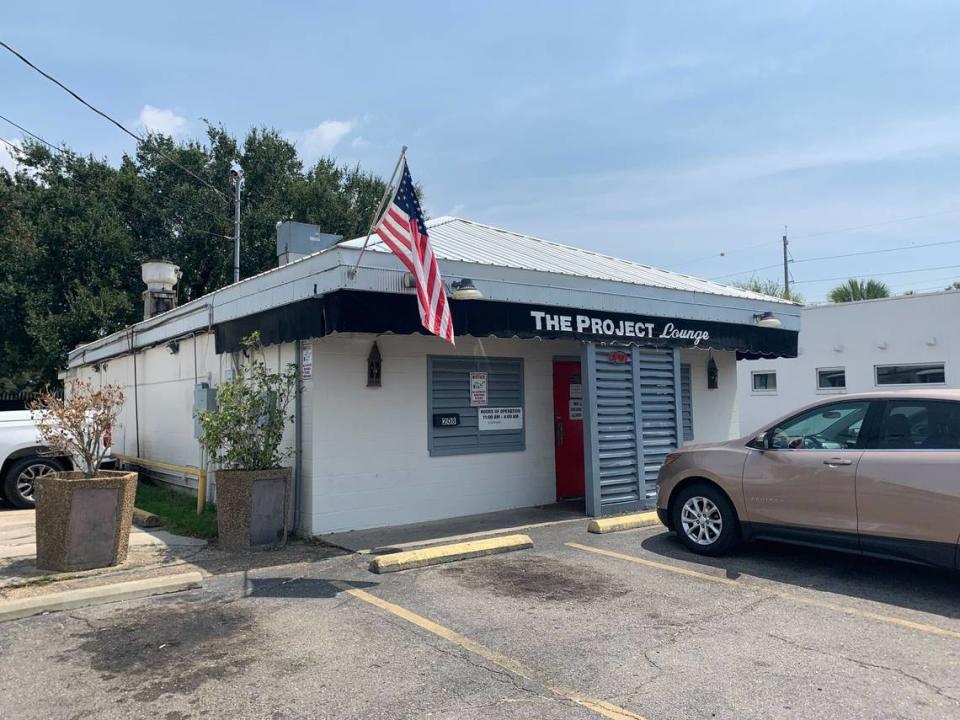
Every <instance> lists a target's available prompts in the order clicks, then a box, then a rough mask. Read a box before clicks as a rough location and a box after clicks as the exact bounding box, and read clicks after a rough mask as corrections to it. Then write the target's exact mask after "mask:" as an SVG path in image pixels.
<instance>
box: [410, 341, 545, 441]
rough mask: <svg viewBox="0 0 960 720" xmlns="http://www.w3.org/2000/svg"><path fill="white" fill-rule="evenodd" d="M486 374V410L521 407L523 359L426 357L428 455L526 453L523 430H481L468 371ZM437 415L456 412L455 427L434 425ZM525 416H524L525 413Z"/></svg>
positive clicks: (524, 424)
mask: <svg viewBox="0 0 960 720" xmlns="http://www.w3.org/2000/svg"><path fill="white" fill-rule="evenodd" d="M474 371H481V372H486V373H487V396H488V397H487V400H488V402H487V407H520V408H522V407H523V359H521V358H457V357H428V358H427V411H428V417H427V426H428V432H429V435H428V443H427V446H428V449H429V452H430V455H466V454H472V453H487V452H510V451H515V450H523V449H524V444H525V442H524V438H525V435H524V428H526V417H524V422H523V428H521V429H519V430H492V431H484V432H480V431H479V429H478V427H477V408H476V407H472V406H471V405H470V373H471V372H474ZM436 413H440V414H445V413H457V414H459V415H460V424H459V425H457V426H456V427H433V423H432V418H433V415H434V414H436ZM524 414H526V413H524Z"/></svg>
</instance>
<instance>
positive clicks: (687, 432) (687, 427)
mask: <svg viewBox="0 0 960 720" xmlns="http://www.w3.org/2000/svg"><path fill="white" fill-rule="evenodd" d="M680 409H681V414H682V415H683V441H684V442H689V441H691V440H693V387H692V385H691V377H690V366H689V365H687V364H683V365H681V366H680Z"/></svg>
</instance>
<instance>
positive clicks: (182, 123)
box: [139, 105, 187, 137]
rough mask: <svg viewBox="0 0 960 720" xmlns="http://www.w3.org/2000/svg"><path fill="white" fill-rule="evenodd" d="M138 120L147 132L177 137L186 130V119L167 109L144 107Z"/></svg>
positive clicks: (151, 106)
mask: <svg viewBox="0 0 960 720" xmlns="http://www.w3.org/2000/svg"><path fill="white" fill-rule="evenodd" d="M139 119H140V125H141V126H142V127H143V128H144V129H146V130H148V131H149V132H154V133H162V134H164V135H170V136H171V137H177V136H178V135H181V134H183V133H184V132H186V130H187V119H186V118H185V117H183V116H182V115H178V114H177V113H175V112H174V111H173V110H170V109H168V108H158V107H154V106H153V105H144V106H143V109H142V110H141V111H140V118H139Z"/></svg>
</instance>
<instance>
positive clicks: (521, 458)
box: [67, 218, 799, 534]
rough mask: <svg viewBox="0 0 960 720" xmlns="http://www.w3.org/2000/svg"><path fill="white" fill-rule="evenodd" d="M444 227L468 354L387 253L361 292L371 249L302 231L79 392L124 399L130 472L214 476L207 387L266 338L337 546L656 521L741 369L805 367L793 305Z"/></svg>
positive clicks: (127, 348) (312, 497) (440, 250)
mask: <svg viewBox="0 0 960 720" xmlns="http://www.w3.org/2000/svg"><path fill="white" fill-rule="evenodd" d="M428 227H429V231H430V237H431V242H432V244H433V248H434V251H435V253H436V255H437V257H438V258H439V261H440V268H441V271H442V273H443V276H444V278H445V280H446V281H447V282H448V283H451V284H453V285H454V287H453V288H451V297H452V298H453V299H452V301H451V308H452V312H453V319H454V327H455V330H456V341H457V344H456V348H453V347H451V346H450V345H448V344H447V343H445V342H443V341H442V340H440V339H439V338H436V337H433V336H428V335H425V334H422V332H421V330H420V327H419V314H418V312H417V306H416V297H415V291H414V290H413V289H410V288H409V287H408V285H409V278H405V273H404V269H403V267H402V266H401V264H400V262H399V261H398V260H397V259H396V258H395V257H394V256H393V255H392V254H390V253H389V252H388V251H387V250H386V248H384V247H383V246H381V245H379V244H378V243H377V242H376V238H374V239H373V240H372V241H371V246H372V247H371V248H369V249H368V250H367V252H366V253H365V254H364V255H363V256H362V261H361V263H360V266H359V270H358V272H357V273H356V274H355V275H354V274H352V273H351V272H350V270H351V268H352V267H353V266H354V264H355V263H356V262H357V259H358V257H359V255H360V253H359V248H360V246H361V244H362V242H361V241H346V242H339V243H336V242H334V240H332V239H330V238H329V236H327V237H321V236H319V235H318V234H317V233H315V232H313V231H314V230H315V228H312V227H311V226H302V225H298V224H296V223H285V224H284V225H282V226H280V228H279V230H278V255H279V256H280V257H281V259H282V260H283V261H289V262H286V264H283V265H281V266H280V267H277V268H275V269H273V270H270V271H269V272H265V273H262V274H260V275H257V276H255V277H251V278H247V279H246V280H243V281H241V282H239V283H237V284H234V285H232V286H229V287H226V288H224V289H222V290H219V291H217V292H215V293H212V294H210V295H208V296H206V297H202V298H199V299H197V300H194V301H192V302H189V303H187V304H185V305H183V306H180V307H176V308H173V309H170V310H168V311H166V312H163V313H161V314H158V315H156V316H154V317H150V318H148V319H146V320H144V321H143V322H141V323H138V324H136V325H134V326H132V327H130V328H128V329H126V330H124V331H122V332H119V333H116V334H114V335H111V336H109V337H105V338H102V339H99V340H95V341H93V342H91V343H89V344H87V345H83V346H81V347H78V348H77V349H76V350H74V351H73V352H71V353H70V358H69V368H68V371H67V374H68V376H74V377H76V376H82V377H85V378H88V379H93V380H94V381H96V382H103V383H119V384H121V385H123V386H124V387H125V388H126V390H127V394H128V402H127V405H126V407H125V410H124V417H123V419H122V420H123V427H122V428H118V429H117V431H116V432H115V436H114V442H115V450H116V451H117V452H118V453H123V454H125V455H130V456H136V457H139V458H142V459H145V460H153V461H159V462H164V463H172V464H175V465H188V466H197V465H199V464H200V463H202V462H203V461H202V459H201V454H200V449H199V445H198V442H197V439H196V434H195V426H194V420H193V416H194V412H195V409H196V402H198V401H197V400H196V398H198V397H202V396H203V394H204V393H203V391H201V392H199V393H198V392H197V388H198V387H200V388H203V387H204V386H206V387H209V388H216V386H217V385H219V384H220V383H221V382H223V381H224V380H225V379H227V378H228V377H229V376H230V375H231V373H232V372H233V371H234V368H235V367H236V366H237V364H238V360H239V355H238V353H239V352H240V351H241V346H240V341H241V339H242V338H244V337H245V336H247V335H248V334H249V333H250V332H251V331H253V330H259V331H260V333H261V336H262V339H263V341H264V344H265V352H266V356H267V358H268V361H269V362H270V363H271V364H272V365H273V366H274V367H279V366H281V365H283V364H286V363H298V364H300V365H301V371H302V376H303V383H302V392H301V394H300V397H299V398H298V401H297V409H296V415H297V417H298V419H299V422H298V423H295V424H294V425H293V426H292V427H290V428H289V429H288V440H289V442H290V444H291V446H292V447H293V448H294V455H293V457H292V459H291V463H292V464H293V466H294V469H295V473H294V474H295V484H296V491H295V493H294V503H295V518H296V522H297V525H298V528H299V530H300V532H302V533H304V534H319V533H325V532H333V531H341V530H350V529H360V528H369V527H378V526H385V525H392V524H402V523H411V522H419V521H425V520H432V519H440V518H447V517H454V516H460V515H468V514H473V513H480V512H487V511H494V510H500V509H507V508H515V507H524V506H532V505H541V504H548V503H552V502H554V501H556V500H557V499H558V498H568V497H578V496H579V497H584V499H585V503H584V505H585V511H586V512H587V513H589V514H593V515H601V514H608V513H615V512H623V511H628V510H632V509H635V508H638V507H643V506H645V505H647V503H648V502H649V500H648V498H650V496H651V492H652V489H653V482H654V480H655V478H656V474H657V470H658V469H659V466H660V464H661V463H662V461H663V458H664V457H665V455H666V453H667V452H669V451H670V450H671V449H673V448H675V447H677V446H678V445H679V444H682V443H683V442H689V441H691V440H694V439H695V440H697V441H709V440H722V439H726V438H729V437H731V436H732V435H735V434H736V432H737V429H738V427H739V416H738V408H737V392H736V385H737V372H736V357H737V354H738V353H740V354H741V355H746V356H754V355H758V354H763V355H782V356H789V355H793V354H795V352H796V342H797V332H798V330H799V307H798V306H796V305H793V304H791V303H786V302H783V301H780V300H777V299H775V298H770V297H766V296H763V295H757V294H755V293H750V292H746V291H742V290H738V289H734V288H729V287H725V286H722V285H718V284H716V283H712V282H708V281H705V280H700V279H696V278H692V277H688V276H685V275H679V274H676V273H670V272H666V271H663V270H658V269H656V268H651V267H647V266H644V265H639V264H637V263H633V262H628V261H624V260H618V259H615V258H611V257H606V256H603V255H598V254H596V253H592V252H587V251H583V250H579V249H576V248H572V247H567V246H563V245H558V244H555V243H550V242H546V241H543V240H539V239H537V238H532V237H529V236H526V235H519V234H516V233H512V232H507V231H504V230H499V229H496V228H492V227H489V226H486V225H481V224H478V223H474V222H469V221H466V220H460V219H456V218H440V219H438V220H434V221H432V222H430V223H429V224H428ZM311 233H312V236H313V237H314V238H317V237H320V242H319V243H317V242H313V243H312V244H313V245H314V246H316V245H318V244H319V246H320V247H321V248H322V249H321V250H320V251H319V252H309V251H308V250H306V249H305V247H304V246H305V245H306V246H309V245H311V241H310V240H309V237H310V236H311ZM299 253H309V254H303V256H302V257H298V254H299ZM477 295H480V297H477ZM458 298H459V299H458ZM778 321H779V323H780V327H779V328H772V327H770V325H776V324H777V322H778ZM758 322H759V323H760V324H758ZM211 470H213V471H214V472H213V477H214V478H215V468H211ZM169 480H170V481H171V482H175V483H182V484H190V483H193V482H195V481H192V480H184V479H182V478H177V477H175V476H171V477H170V478H169Z"/></svg>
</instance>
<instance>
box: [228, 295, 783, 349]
mask: <svg viewBox="0 0 960 720" xmlns="http://www.w3.org/2000/svg"><path fill="white" fill-rule="evenodd" d="M450 307H451V311H452V313H453V318H454V327H455V328H456V334H457V335H468V336H473V337H500V338H514V337H516V338H521V339H527V338H541V339H544V340H581V341H597V342H604V343H612V344H623V345H644V346H657V347H694V343H693V341H692V340H690V339H676V340H671V339H663V338H659V337H655V338H652V339H651V338H626V337H614V336H611V335H598V334H591V333H589V332H569V331H563V330H559V329H557V330H553V329H551V330H547V329H539V330H538V329H537V328H536V326H535V323H534V320H533V316H532V315H531V312H545V313H548V314H550V315H569V316H573V317H575V316H576V315H578V314H581V315H589V316H590V317H592V318H601V319H603V320H609V321H611V322H613V323H615V324H618V323H621V322H630V323H650V324H651V325H654V326H656V327H657V328H662V327H663V326H664V325H665V324H666V323H669V322H673V323H676V325H677V327H682V328H683V329H685V330H689V331H693V332H697V331H703V332H707V333H709V340H701V341H700V343H699V344H697V345H696V347H698V348H701V349H712V350H731V351H736V352H737V353H738V357H741V356H742V357H744V358H747V357H796V356H797V333H796V332H794V331H792V330H782V329H773V328H761V327H757V326H755V325H740V324H736V323H721V322H707V321H696V320H676V319H671V318H664V317H654V316H641V315H626V314H623V313H608V312H602V311H596V310H583V309H577V308H558V307H550V306H541V305H527V304H523V303H510V302H497V301H491V300H461V301H457V300H451V301H450ZM254 330H258V331H259V332H260V336H261V339H262V341H263V344H264V345H272V344H275V343H281V342H293V341H295V340H305V339H307V338H314V337H324V336H325V335H329V334H331V333H335V332H355V333H372V334H384V333H394V334H398V335H411V334H415V333H418V334H422V335H426V334H427V332H426V331H425V330H424V329H423V328H422V327H421V326H420V314H419V312H418V310H417V299H416V297H415V296H414V295H397V294H394V293H377V292H362V291H357V290H338V291H336V292H333V293H329V294H327V295H323V296H318V297H313V298H308V299H306V300H301V301H299V302H296V303H291V304H289V305H282V306H280V307H276V308H272V309H270V310H265V311H264V312H260V313H256V314H254V315H247V316H245V317H242V318H237V319H236V320H228V321H226V322H222V323H218V324H216V325H214V331H215V334H216V351H217V353H218V354H219V353H224V352H236V351H238V350H240V349H241V347H242V345H241V341H242V340H243V338H245V337H247V336H248V335H249V334H250V333H252V332H253V331H254ZM658 332H659V330H658Z"/></svg>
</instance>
